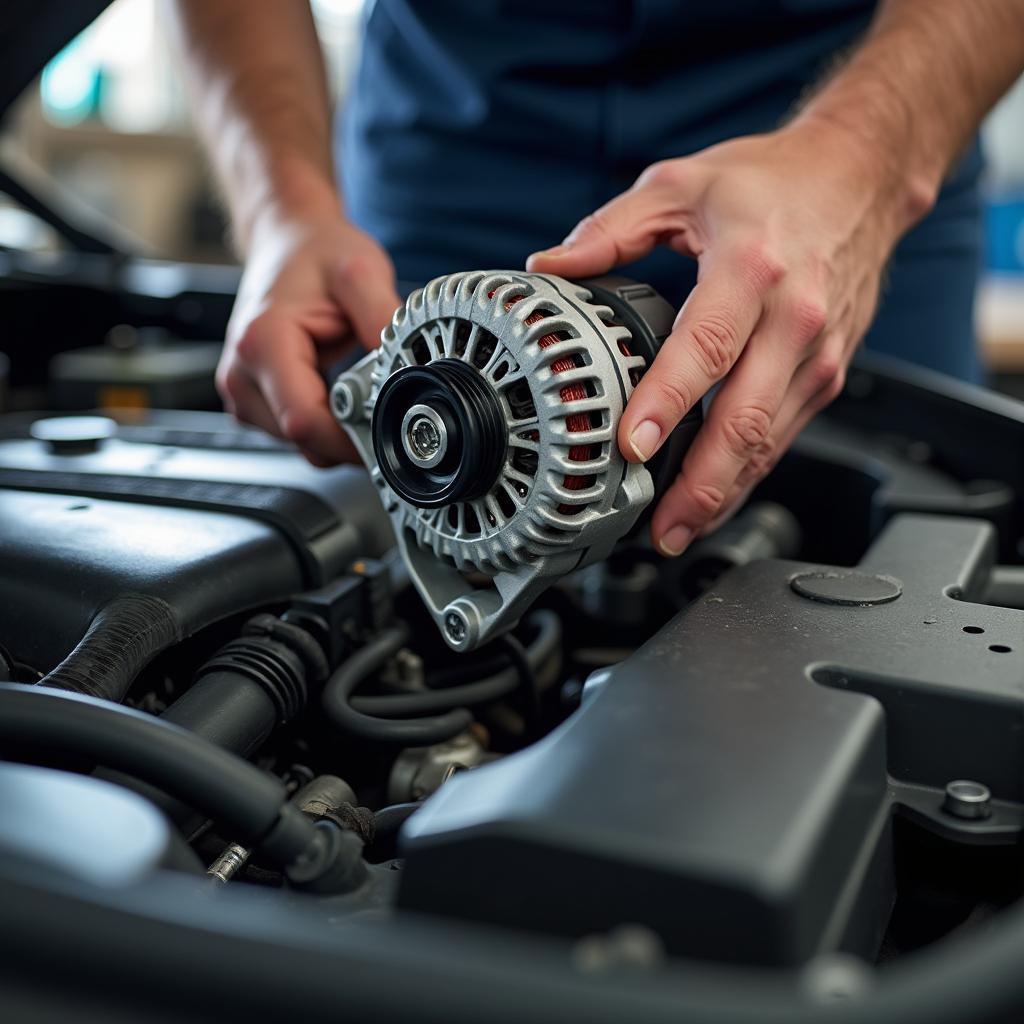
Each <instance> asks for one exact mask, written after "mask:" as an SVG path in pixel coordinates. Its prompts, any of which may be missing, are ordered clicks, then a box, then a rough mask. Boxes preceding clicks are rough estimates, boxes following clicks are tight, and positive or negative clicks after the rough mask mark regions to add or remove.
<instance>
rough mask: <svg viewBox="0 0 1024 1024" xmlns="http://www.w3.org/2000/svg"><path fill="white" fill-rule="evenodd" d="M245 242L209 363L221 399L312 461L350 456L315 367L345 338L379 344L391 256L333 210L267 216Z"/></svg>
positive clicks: (393, 299) (394, 301) (389, 308)
mask: <svg viewBox="0 0 1024 1024" xmlns="http://www.w3.org/2000/svg"><path fill="white" fill-rule="evenodd" d="M248 250H249V257H248V259H247V261H246V266H245V273H244V274H243V275H242V284H241V287H240V289H239V293H238V299H237V301H236V302H235V308H234V311H233V312H232V314H231V321H230V323H229V324H228V331H227V342H226V344H225V346H224V353H223V355H222V356H221V360H220V365H219V366H218V368H217V388H218V390H219V391H220V394H221V397H222V398H223V399H224V404H225V406H226V407H227V409H228V411H229V412H232V413H234V415H235V416H236V417H237V418H238V419H239V420H242V421H243V422H246V423H253V424H255V425H256V426H259V427H263V429H264V430H268V431H270V432H271V433H272V434H276V435H278V436H279V437H285V438H287V439H288V440H289V441H293V442H294V443H295V444H296V445H297V446H298V447H299V449H300V450H301V451H302V453H303V455H305V456H306V458H307V459H309V461H310V462H312V463H313V464H314V465H317V466H329V465H333V464H334V463H336V462H340V461H347V460H352V459H354V458H355V451H354V449H353V448H352V446H351V444H350V443H349V441H348V439H347V438H346V436H345V434H344V433H343V431H342V430H341V428H340V427H339V426H338V425H337V423H335V421H334V418H333V416H332V415H331V413H330V411H329V409H328V406H327V389H326V387H325V385H324V381H323V378H322V377H321V373H322V371H324V370H326V369H327V367H329V366H330V365H332V364H333V363H335V362H337V361H338V360H339V359H340V358H341V357H342V356H344V355H345V353H346V352H347V351H349V350H350V349H351V348H352V347H353V346H354V345H355V344H357V343H358V344H361V345H362V346H363V347H364V348H373V347H375V346H376V345H377V344H378V343H379V341H380V332H381V330H383V328H384V327H385V326H386V325H387V324H388V322H389V321H390V320H391V315H392V314H393V313H394V311H395V309H396V308H397V307H398V306H399V304H400V300H399V298H398V294H397V292H396V291H395V271H394V268H393V266H392V264H391V260H390V259H389V258H388V256H387V254H386V253H385V252H384V250H383V249H382V248H381V247H380V246H379V245H378V244H377V243H376V242H375V241H374V240H373V239H372V238H370V237H369V236H368V235H366V234H364V233H363V232H362V231H359V230H358V229H357V228H355V227H353V226H352V225H351V224H349V223H348V222H347V221H346V220H344V219H343V218H342V217H341V216H340V215H331V216H327V217H321V218H306V219H301V218H294V217H293V218H283V217H278V216H270V215H268V216H267V217H266V218H265V219H264V220H263V221H262V222H261V223H260V224H258V225H257V226H256V228H255V229H254V231H253V234H252V237H251V239H250V242H249V246H248Z"/></svg>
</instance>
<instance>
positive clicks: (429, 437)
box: [402, 404, 448, 469]
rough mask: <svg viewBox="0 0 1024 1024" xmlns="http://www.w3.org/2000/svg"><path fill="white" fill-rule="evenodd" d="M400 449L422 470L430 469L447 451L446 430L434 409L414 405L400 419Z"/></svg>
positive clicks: (427, 406)
mask: <svg viewBox="0 0 1024 1024" xmlns="http://www.w3.org/2000/svg"><path fill="white" fill-rule="evenodd" d="M402 447H403V448H404V449H405V453H406V455H408V456H409V458H410V459H412V461H413V462H414V463H415V464H416V465H417V466H420V467H422V468H423V469H432V468H433V467H434V466H436V465H437V464H438V463H439V462H440V461H441V460H442V459H443V458H444V456H445V453H446V452H447V451H448V428H447V427H446V426H445V422H444V420H443V419H442V418H441V416H440V414H439V413H438V412H437V410H436V409H432V408H431V407H430V406H429V405H422V404H417V405H414V406H413V407H412V408H411V409H410V410H409V411H408V412H407V413H406V414H405V416H404V417H402Z"/></svg>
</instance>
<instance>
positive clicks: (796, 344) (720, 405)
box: [527, 118, 933, 555]
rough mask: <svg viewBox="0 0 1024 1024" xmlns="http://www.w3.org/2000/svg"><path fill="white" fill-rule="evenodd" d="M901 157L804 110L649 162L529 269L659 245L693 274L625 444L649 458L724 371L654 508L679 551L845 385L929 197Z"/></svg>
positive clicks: (551, 268) (631, 455)
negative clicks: (693, 268)
mask: <svg viewBox="0 0 1024 1024" xmlns="http://www.w3.org/2000/svg"><path fill="white" fill-rule="evenodd" d="M932 201H933V197H931V196H926V195H920V194H916V195H915V194H913V193H912V190H911V189H909V188H908V187H907V185H906V182H904V180H903V179H902V176H901V169H900V168H899V167H894V166H892V165H891V164H890V162H889V158H888V155H887V154H885V153H879V152H878V151H877V148H875V149H872V147H871V146H870V145H869V144H868V142H867V140H865V139H863V138H860V137H857V136H854V135H853V134H852V133H850V132H848V131H847V129H845V128H841V127H839V126H837V125H834V124H832V123H831V122H823V121H817V120H812V119H810V118H804V119H798V120H797V121H795V122H793V123H792V124H790V125H789V126H787V127H785V128H782V129H779V130H778V131H776V132H773V133H771V134H768V135H758V136H751V137H747V138H741V139H735V140H733V141H730V142H725V143H722V144H721V145H718V146H714V147H712V148H710V149H707V150H704V151H703V152H700V153H697V154H695V155H694V156H691V157H685V158H682V159H678V160H666V161H664V162H662V163H657V164H654V165H652V166H651V167H649V168H648V169H647V170H646V171H645V172H644V173H643V174H642V175H641V176H640V177H639V178H638V179H637V182H636V184H635V185H634V186H633V187H632V188H631V189H630V190H629V191H628V192H625V193H623V194H622V195H620V196H617V197H616V198H615V199H613V200H611V202H609V203H607V204H606V205H605V206H603V207H602V208H601V209H599V210H598V211H597V212H596V213H594V214H592V215H591V216H589V217H587V218H586V219H585V220H583V221H581V222H580V224H578V225H577V227H576V228H575V229H574V230H573V231H572V232H571V234H570V235H569V236H568V238H566V240H565V242H564V243H562V245H559V246H556V247H555V248H554V249H549V250H547V251H545V252H541V253H535V254H534V255H533V256H531V257H530V259H529V261H528V263H527V266H528V268H529V269H530V270H531V271H537V272H541V273H551V274H558V275H560V276H562V277H588V276H591V275H595V274H602V273H605V272H607V271H608V270H610V269H611V268H612V267H614V266H617V265H619V264H623V263H629V262H631V261H633V260H636V259H639V258H640V257H642V256H644V255H646V254H647V253H648V252H650V251H651V250H652V249H653V248H654V247H655V246H658V245H664V246H668V247H669V248H670V249H673V250H674V251H676V252H678V253H683V254H686V255H690V256H694V257H696V258H697V260H698V264H699V273H698V283H697V286H696V287H695V288H694V290H693V291H692V292H691V293H690V296H689V298H688V299H687V300H686V303H685V304H684V306H683V308H682V309H681V310H680V311H679V315H678V317H677V318H676V322H675V327H674V328H673V331H672V334H671V335H670V336H669V337H668V339H667V340H666V342H665V345H664V347H663V348H662V350H661V352H660V353H659V355H658V357H657V359H656V360H655V362H654V365H653V366H652V367H651V369H650V370H649V371H648V373H647V374H646V375H645V376H644V378H643V380H642V381H641V382H640V384H639V386H638V387H637V389H636V391H635V392H634V394H633V396H632V398H631V399H630V401H629V404H628V406H627V408H626V411H625V413H624V415H623V417H622V421H621V423H620V425H619V433H618V442H619V448H620V449H621V450H622V453H623V455H624V456H625V457H626V458H627V459H629V460H630V461H632V462H637V461H646V460H647V459H649V458H650V457H651V456H652V455H653V454H654V453H655V452H656V451H657V450H658V448H659V447H660V446H661V444H662V442H663V441H664V440H665V439H666V437H668V435H669V433H670V432H671V431H672V429H673V428H674V427H675V426H676V424H677V423H678V422H679V421H680V419H681V418H682V417H683V416H684V415H685V414H686V412H687V411H688V410H689V409H690V408H692V406H693V405H694V403H696V402H699V401H700V400H701V398H702V396H703V395H704V394H705V392H707V391H708V389H709V388H711V387H712V386H713V385H714V384H715V383H716V382H718V381H720V380H722V378H724V377H726V376H727V375H728V379H727V380H726V381H725V383H724V384H723V385H722V387H721V388H720V389H719V391H718V393H717V394H716V395H715V397H714V400H713V401H712V403H711V407H710V410H709V413H708V418H707V421H706V423H705V425H704V426H703V428H702V429H701V431H700V433H699V434H698V437H697V439H696V440H695V441H694V443H693V445H692V446H691V448H690V450H689V452H688V453H687V455H686V458H685V460H684V462H683V466H682V471H681V472H680V474H679V476H678V478H677V479H676V480H675V482H674V483H673V484H672V486H671V487H670V488H669V490H668V491H667V493H666V494H665V496H664V497H663V498H662V499H661V502H660V504H659V505H658V508H657V510H656V511H655V514H654V517H653V519H652V522H651V535H652V539H653V540H654V542H655V544H656V545H657V546H658V547H659V549H660V550H661V551H662V552H663V553H664V554H666V555H678V554H679V553H680V552H682V551H683V550H684V548H686V546H687V545H688V544H689V543H690V541H691V540H692V539H693V537H694V536H695V535H697V534H698V533H699V532H700V531H702V530H704V529H706V528H707V527H708V526H709V525H712V524H714V523H715V522H716V521H718V520H720V519H721V518H723V517H724V516H725V515H727V514H728V512H729V511H730V509H731V508H732V507H734V506H735V505H736V504H737V503H738V502H739V501H740V500H741V499H742V498H743V497H744V495H745V494H746V493H747V492H748V491H749V489H750V488H751V487H752V486H753V485H754V483H756V482H757V481H758V480H759V479H760V478H761V477H763V476H764V475H765V474H766V473H767V472H768V471H769V469H770V468H771V467H772V466H773V465H774V464H775V462H776V460H777V459H778V458H779V456H780V455H781V454H782V453H783V452H784V451H785V450H786V448H787V447H788V445H789V444H790V443H791V442H792V440H793V439H794V438H795V437H796V435H797V434H798V433H799V432H800V430H801V429H802V428H803V427H804V426H805V424H806V423H807V422H808V420H810V419H811V417H812V416H813V415H814V414H815V413H816V412H817V411H818V410H820V409H822V408H823V407H824V406H825V405H827V404H828V403H829V402H830V401H831V400H832V399H833V398H835V397H836V396H837V395H838V394H839V392H840V391H841V390H842V387H843V380H844V374H845V370H846V366H847V364H848V363H849V361H850V358H851V356H852V355H853V352H854V350H855V348H856V346H857V344H858V343H859V342H860V340H861V338H862V337H863V335H864V333H865V331H866V330H867V328H868V325H869V324H870V322H871V319H872V316H873V315H874V310H875V305H876V302H877V298H878V291H879V283H880V280H881V276H882V272H883V268H884V266H885V263H886V260H887V259H888V257H889V254H890V252H891V251H892V248H893V246H894V245H895V243H896V241H897V240H898V239H899V237H900V235H901V234H902V233H903V232H904V231H906V229H907V228H908V227H909V226H910V225H911V224H912V223H913V222H914V221H915V220H916V219H918V218H919V217H920V216H922V215H923V214H924V213H925V212H926V211H927V210H928V209H929V207H930V205H931V202H932Z"/></svg>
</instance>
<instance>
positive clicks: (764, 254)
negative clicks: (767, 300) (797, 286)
mask: <svg viewBox="0 0 1024 1024" xmlns="http://www.w3.org/2000/svg"><path fill="white" fill-rule="evenodd" d="M736 256H737V259H738V260H739V264H740V266H741V267H742V268H743V271H744V272H745V273H746V274H747V276H748V277H749V278H750V280H751V282H752V283H753V285H754V289H755V290H756V291H757V292H759V293H762V292H766V291H768V290H769V289H771V288H774V287H775V286H776V285H777V284H779V283H780V282H781V281H782V279H783V278H784V277H785V276H786V267H785V264H784V263H783V261H782V260H781V259H780V258H779V256H778V254H777V253H776V252H775V250H774V248H773V247H772V246H771V245H769V244H768V243H767V242H764V241H761V240H759V239H755V240H753V241H748V242H746V243H744V244H743V245H741V246H740V247H739V249H738V250H737V253H736Z"/></svg>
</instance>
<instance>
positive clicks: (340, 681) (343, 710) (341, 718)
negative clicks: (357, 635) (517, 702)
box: [321, 623, 473, 747]
mask: <svg viewBox="0 0 1024 1024" xmlns="http://www.w3.org/2000/svg"><path fill="white" fill-rule="evenodd" d="M408 640H409V627H408V626H406V625H405V624H404V623H403V624H401V625H397V626H392V627H391V628H390V629H385V630H384V631H383V632H381V633H379V634H378V635H377V636H375V637H374V638H373V639H372V640H371V641H370V642H369V643H367V644H366V645H365V646H363V647H361V648H360V649H359V650H358V651H355V652H354V653H353V654H351V655H350V656H349V657H348V658H346V659H345V661H343V662H342V664H341V665H340V666H339V667H338V668H337V669H336V670H335V671H334V673H333V674H332V675H331V677H330V678H329V679H328V680H327V685H326V686H325V687H324V692H323V696H322V698H321V700H322V703H323V709H324V713H325V714H326V715H327V717H328V718H330V720H331V721H332V722H333V723H334V724H335V725H336V726H337V727H338V728H339V729H341V730H342V731H343V732H347V733H352V734H354V735H356V736H362V737H363V738H364V739H368V740H375V741H377V742H383V743H395V744H398V745H400V746H403V747H426V746H429V745H430V744H432V743H442V742H444V741H445V740H449V739H451V738H452V737H453V736H456V735H458V734H459V733H460V732H462V731H463V730H464V729H467V728H468V727H469V725H470V724H471V723H472V721H473V716H472V715H471V714H470V713H469V711H467V710H466V709H465V708H457V709H455V710H451V711H448V712H446V713H445V714H441V715H434V716H432V717H429V718H409V719H401V720H397V721H389V720H386V719H383V718H373V717H372V716H370V715H365V714H362V713H361V712H359V711H356V709H355V708H353V707H352V705H351V704H350V703H349V698H350V697H351V695H352V691H353V690H355V688H356V687H357V686H359V684H360V683H362V682H364V681H365V680H366V679H368V678H369V677H370V676H371V675H372V674H373V673H374V672H376V671H378V670H379V669H381V668H383V667H384V665H385V664H387V662H388V660H389V659H390V658H392V657H393V656H394V655H395V654H396V653H397V652H398V651H399V650H401V648H402V647H403V646H404V645H405V644H406V643H407V642H408Z"/></svg>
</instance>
